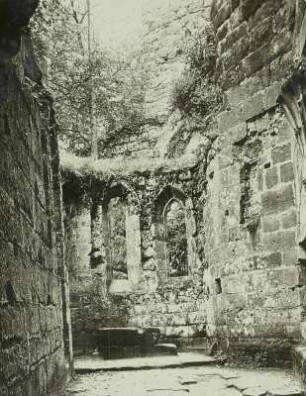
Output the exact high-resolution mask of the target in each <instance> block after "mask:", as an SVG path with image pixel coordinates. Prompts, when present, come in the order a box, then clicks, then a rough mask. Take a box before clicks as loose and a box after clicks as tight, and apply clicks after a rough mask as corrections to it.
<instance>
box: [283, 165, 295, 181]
mask: <svg viewBox="0 0 306 396" xmlns="http://www.w3.org/2000/svg"><path fill="white" fill-rule="evenodd" d="M280 176H281V181H282V182H284V183H287V182H290V181H293V180H294V170H293V164H292V162H287V163H286V164H283V165H281V167H280Z"/></svg>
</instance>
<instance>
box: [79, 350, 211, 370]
mask: <svg viewBox="0 0 306 396" xmlns="http://www.w3.org/2000/svg"><path fill="white" fill-rule="evenodd" d="M217 363H218V360H217V359H215V358H213V357H210V356H207V355H204V354H196V353H179V354H178V355H177V356H158V357H157V356H151V357H141V358H132V359H117V360H115V359H114V360H104V359H103V358H101V357H99V356H88V357H78V358H76V359H75V362H74V369H75V372H76V373H77V374H88V373H93V372H98V371H127V370H148V369H160V368H176V367H192V366H207V365H216V364H217Z"/></svg>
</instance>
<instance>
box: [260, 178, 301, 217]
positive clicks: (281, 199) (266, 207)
mask: <svg viewBox="0 0 306 396" xmlns="http://www.w3.org/2000/svg"><path fill="white" fill-rule="evenodd" d="M292 206H294V194H293V188H292V185H284V186H282V187H280V188H278V189H277V190H273V191H272V190H271V191H265V192H263V194H262V214H263V215H270V214H276V213H281V212H284V211H285V210H287V209H289V208H290V207H292Z"/></svg>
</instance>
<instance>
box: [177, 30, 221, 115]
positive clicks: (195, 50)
mask: <svg viewBox="0 0 306 396" xmlns="http://www.w3.org/2000/svg"><path fill="white" fill-rule="evenodd" d="M215 70H216V41H215V35H214V32H213V28H212V26H210V25H206V26H205V27H204V28H203V29H199V28H198V29H196V30H195V32H194V33H193V35H192V36H191V38H190V40H189V44H187V45H186V67H185V70H184V71H183V74H182V76H181V78H180V79H179V80H178V81H176V83H175V85H174V87H173V91H172V105H173V108H175V109H179V110H180V111H181V113H182V114H184V115H187V116H195V117H206V116H207V115H209V114H211V113H212V112H214V111H216V110H217V109H218V108H220V106H221V105H222V100H223V98H222V91H221V89H220V87H219V85H218V82H217V80H216V75H215Z"/></svg>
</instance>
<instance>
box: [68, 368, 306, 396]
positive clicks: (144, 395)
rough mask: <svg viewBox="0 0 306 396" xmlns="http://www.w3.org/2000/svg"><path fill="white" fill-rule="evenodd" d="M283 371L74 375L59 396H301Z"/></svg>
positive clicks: (199, 370) (172, 370) (188, 370)
mask: <svg viewBox="0 0 306 396" xmlns="http://www.w3.org/2000/svg"><path fill="white" fill-rule="evenodd" d="M305 394H306V393H304V391H303V390H302V388H301V387H300V386H299V384H298V383H297V382H296V381H295V380H294V379H293V377H292V375H291V373H290V372H288V371H284V370H262V371H261V370H246V369H233V368H227V367H215V366H205V367H186V368H182V367H178V368H163V369H153V370H133V371H106V372H96V373H91V374H83V375H77V376H76V378H75V381H73V382H72V383H71V384H70V385H69V387H68V389H67V390H66V392H65V393H64V394H63V395H61V396H72V395H76V396H117V395H120V396H121V395H122V396H242V395H244V396H263V395H266V396H286V395H288V396H289V395H290V396H302V395H303V396H304V395H305Z"/></svg>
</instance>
